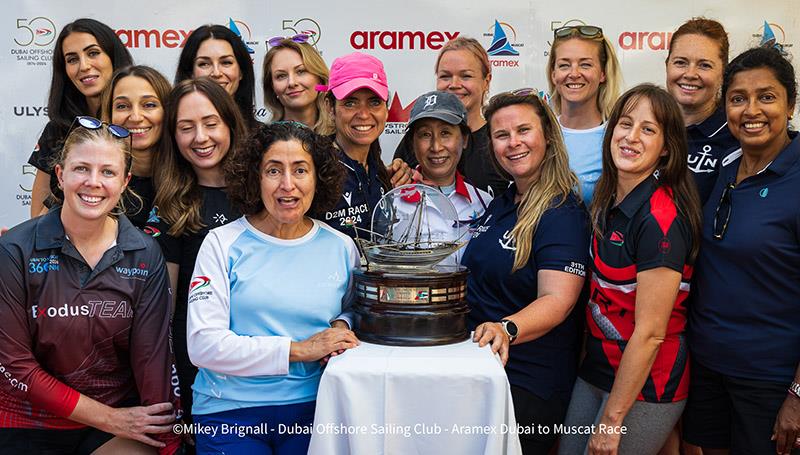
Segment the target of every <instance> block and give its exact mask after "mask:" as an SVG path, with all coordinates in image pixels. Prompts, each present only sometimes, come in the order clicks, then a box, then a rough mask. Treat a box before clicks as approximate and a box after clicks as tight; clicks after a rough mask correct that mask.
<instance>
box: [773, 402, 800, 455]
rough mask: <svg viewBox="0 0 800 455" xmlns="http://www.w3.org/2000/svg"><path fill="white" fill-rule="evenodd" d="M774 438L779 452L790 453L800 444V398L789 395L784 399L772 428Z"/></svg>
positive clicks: (787, 454)
mask: <svg viewBox="0 0 800 455" xmlns="http://www.w3.org/2000/svg"><path fill="white" fill-rule="evenodd" d="M772 440H773V441H775V446H776V449H777V452H778V453H779V454H786V455H789V454H791V453H792V450H793V449H794V448H795V447H798V446H800V444H798V442H800V398H798V397H796V396H794V395H789V396H787V397H786V399H785V400H784V401H783V405H782V406H781V409H780V411H778V417H777V418H776V419H775V426H774V427H773V429H772Z"/></svg>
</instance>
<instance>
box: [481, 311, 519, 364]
mask: <svg viewBox="0 0 800 455" xmlns="http://www.w3.org/2000/svg"><path fill="white" fill-rule="evenodd" d="M472 341H474V342H476V343H478V346H480V347H484V346H486V345H487V344H491V345H492V352H496V353H498V354H500V361H501V362H503V366H506V362H508V347H509V345H510V344H511V343H510V342H509V340H508V335H506V332H505V331H504V330H503V327H502V325H501V324H500V323H499V322H484V323H483V324H481V325H479V326H478V327H477V328H476V329H475V334H474V335H473V336H472Z"/></svg>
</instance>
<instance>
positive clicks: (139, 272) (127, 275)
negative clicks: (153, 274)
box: [114, 263, 150, 281]
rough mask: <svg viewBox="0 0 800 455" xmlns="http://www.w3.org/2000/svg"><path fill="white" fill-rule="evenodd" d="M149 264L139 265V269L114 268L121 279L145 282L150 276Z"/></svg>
mask: <svg viewBox="0 0 800 455" xmlns="http://www.w3.org/2000/svg"><path fill="white" fill-rule="evenodd" d="M146 267H147V264H144V263H142V264H139V267H114V270H116V271H117V273H119V274H120V277H121V278H123V279H125V280H130V279H134V280H142V281H144V279H145V278H147V276H148V275H149V274H150V271H149V270H147V268H146Z"/></svg>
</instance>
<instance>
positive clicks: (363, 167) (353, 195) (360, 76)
mask: <svg viewBox="0 0 800 455" xmlns="http://www.w3.org/2000/svg"><path fill="white" fill-rule="evenodd" d="M316 89H317V90H319V91H324V92H327V94H326V95H325V102H326V108H327V109H329V112H330V116H331V117H332V118H333V120H334V125H335V127H336V131H335V133H334V134H333V142H334V145H335V147H336V150H337V153H338V155H339V162H340V163H341V164H342V166H344V167H345V180H344V187H343V188H342V197H341V198H339V199H338V200H337V202H336V204H335V205H334V207H333V208H332V209H330V210H328V211H326V212H325V213H324V214H323V215H321V219H322V220H323V221H325V222H326V223H328V224H330V225H331V227H333V228H334V229H338V230H339V231H341V232H343V233H345V234H347V235H348V236H350V237H353V238H356V236H359V235H360V236H364V235H367V236H368V235H369V233H368V232H366V231H367V230H369V229H370V228H371V222H372V210H373V209H374V208H375V205H377V204H378V201H380V199H381V197H382V196H383V194H384V193H385V192H386V191H387V190H388V189H390V188H392V187H396V186H400V185H402V184H404V183H408V182H410V181H411V169H410V168H409V167H408V165H406V163H405V162H403V160H400V159H397V158H395V160H394V161H392V164H390V165H389V167H386V166H384V164H383V161H381V146H380V143H379V142H378V138H379V137H380V135H381V133H383V130H384V127H385V126H386V118H387V117H388V115H389V106H388V105H387V104H386V103H387V101H388V100H389V87H388V85H387V79H386V72H385V71H384V69H383V63H382V62H381V61H380V60H378V59H377V58H375V57H373V56H371V55H367V54H364V53H361V52H353V53H351V54H347V55H345V56H343V57H339V58H337V59H336V60H334V61H333V65H331V72H330V79H329V82H328V85H320V86H317V87H316ZM356 228H358V229H361V231H360V232H357V230H356Z"/></svg>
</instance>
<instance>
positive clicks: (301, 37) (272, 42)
mask: <svg viewBox="0 0 800 455" xmlns="http://www.w3.org/2000/svg"><path fill="white" fill-rule="evenodd" d="M285 39H288V40H292V41H294V42H295V43H298V44H303V43H307V42H308V40H309V39H311V35H308V34H306V33H298V34H297V35H294V36H273V37H272V38H270V39H268V40H267V45H269V47H275V46H277V45H279V44H281V41H283V40H285Z"/></svg>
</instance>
